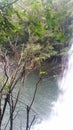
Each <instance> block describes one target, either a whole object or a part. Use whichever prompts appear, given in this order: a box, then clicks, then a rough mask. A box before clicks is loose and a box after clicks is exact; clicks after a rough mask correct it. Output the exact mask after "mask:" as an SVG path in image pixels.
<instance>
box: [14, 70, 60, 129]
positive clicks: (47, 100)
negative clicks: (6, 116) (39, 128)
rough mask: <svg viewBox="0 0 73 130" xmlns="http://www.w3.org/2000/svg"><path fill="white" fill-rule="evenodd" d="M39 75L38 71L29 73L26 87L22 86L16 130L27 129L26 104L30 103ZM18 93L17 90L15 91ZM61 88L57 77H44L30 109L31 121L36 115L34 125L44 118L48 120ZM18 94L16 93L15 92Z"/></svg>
mask: <svg viewBox="0 0 73 130" xmlns="http://www.w3.org/2000/svg"><path fill="white" fill-rule="evenodd" d="M38 80H39V76H38V73H37V72H35V73H34V72H33V73H31V74H29V76H28V77H27V78H26V79H25V83H24V87H23V88H22V92H21V96H20V99H19V103H18V105H17V109H16V111H17V112H18V114H17V116H16V118H15V121H14V130H25V127H26V106H27V105H30V103H31V101H32V98H33V94H34V91H35V86H36V83H37V81H38ZM15 93H16V91H15ZM59 93H60V90H59V88H58V85H57V81H56V80H55V79H49V77H48V78H44V79H43V80H41V81H40V83H39V85H38V89H37V93H36V97H35V100H34V103H33V105H32V109H31V111H30V123H31V121H32V119H33V117H34V115H35V120H34V122H33V125H34V124H36V123H41V122H42V121H43V120H44V119H45V120H47V119H48V116H49V117H50V113H51V111H52V107H53V102H56V101H57V98H58V96H59ZM14 95H16V94H14Z"/></svg>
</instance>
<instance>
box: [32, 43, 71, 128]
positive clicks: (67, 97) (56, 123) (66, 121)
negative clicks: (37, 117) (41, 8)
mask: <svg viewBox="0 0 73 130" xmlns="http://www.w3.org/2000/svg"><path fill="white" fill-rule="evenodd" d="M59 87H60V89H61V90H62V92H63V93H62V94H61V95H60V96H59V98H58V100H57V102H56V103H55V105H54V111H53V112H52V113H51V117H50V118H49V119H48V120H47V121H45V120H44V121H42V123H41V124H37V125H35V126H34V128H33V130H73V44H72V46H71V48H70V50H69V52H68V63H67V68H66V69H65V70H64V74H63V78H62V80H61V81H60V85H59Z"/></svg>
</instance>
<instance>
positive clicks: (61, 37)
mask: <svg viewBox="0 0 73 130" xmlns="http://www.w3.org/2000/svg"><path fill="white" fill-rule="evenodd" d="M71 2H72V1H67V2H65V0H63V1H62V2H61V1H60V0H56V1H54V0H52V1H50V0H46V1H45V0H35V1H34V0H29V1H26V0H22V1H20V0H15V1H12V0H7V1H6V0H2V1H1V2H0V47H1V50H2V51H3V52H5V51H6V52H7V55H9V56H10V57H12V56H14V57H15V56H16V59H17V57H20V55H21V54H20V53H21V50H22V47H23V46H24V51H23V53H22V55H23V56H22V57H24V58H25V57H26V56H28V57H30V58H31V59H32V62H33V63H35V64H37V63H38V64H40V63H41V62H42V61H45V60H46V59H48V60H49V59H51V58H52V57H60V56H61V55H63V54H65V52H66V50H67V46H68V41H69V38H70V33H71V31H72V27H71V26H70V25H72V24H71V23H72V13H71V12H72V11H70V10H68V8H69V4H71V5H72V3H71ZM70 9H71V8H70ZM67 10H68V11H67ZM69 11H70V12H69ZM15 53H16V55H15Z"/></svg>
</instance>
